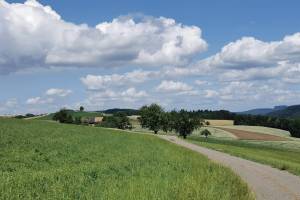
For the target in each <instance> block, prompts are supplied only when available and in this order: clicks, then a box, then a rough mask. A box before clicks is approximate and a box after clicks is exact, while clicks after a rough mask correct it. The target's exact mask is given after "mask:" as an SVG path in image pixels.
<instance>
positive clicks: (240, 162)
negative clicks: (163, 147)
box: [159, 135, 300, 200]
mask: <svg viewBox="0 0 300 200" xmlns="http://www.w3.org/2000/svg"><path fill="white" fill-rule="evenodd" d="M159 137H160V138H162V139H165V140H168V141H170V142H172V143H175V144H177V145H180V146H183V147H186V148H188V149H191V150H193V151H196V152H199V153H201V154H204V155H206V156H207V157H208V158H209V159H211V160H213V161H215V162H217V163H220V164H222V165H224V166H227V167H229V168H231V169H232V170H233V171H234V172H235V173H236V174H238V175H239V176H240V177H241V178H242V179H243V180H244V181H245V182H246V183H247V184H248V185H249V187H250V188H251V189H252V191H253V192H254V193H255V195H256V199H257V200H289V199H294V200H300V177H298V176H296V175H292V174H290V173H288V172H286V171H281V170H278V169H275V168H272V167H270V166H267V165H263V164H260V163H256V162H253V161H249V160H245V159H242V158H238V157H234V156H231V155H228V154H226V153H222V152H219V151H215V150H211V149H207V148H204V147H200V146H198V145H195V144H191V143H189V142H186V141H184V140H182V139H179V138H178V137H176V136H164V135H161V136H159Z"/></svg>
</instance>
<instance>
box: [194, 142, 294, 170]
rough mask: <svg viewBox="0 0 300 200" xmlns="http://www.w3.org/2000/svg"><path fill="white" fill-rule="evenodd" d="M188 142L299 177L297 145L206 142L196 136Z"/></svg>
mask: <svg viewBox="0 0 300 200" xmlns="http://www.w3.org/2000/svg"><path fill="white" fill-rule="evenodd" d="M189 140H190V141H192V142H193V143H195V144H198V145H201V146H204V147H208V148H212V149H215V150H218V151H222V152H226V153H229V154H232V155H235V156H239V157H242V158H246V159H249V160H254V161H257V162H260V163H264V164H268V165H271V166H273V167H276V168H279V169H285V170H288V171H289V172H291V173H294V174H296V175H300V149H299V148H298V147H299V144H297V147H293V148H292V147H291V146H288V147H285V146H283V145H281V142H264V143H262V142H260V143H254V142H247V141H238V140H220V139H215V138H208V139H207V140H206V139H205V138H201V137H197V136H191V137H190V138H189ZM292 142H293V141H292ZM293 144H294V143H293Z"/></svg>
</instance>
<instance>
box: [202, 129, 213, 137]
mask: <svg viewBox="0 0 300 200" xmlns="http://www.w3.org/2000/svg"><path fill="white" fill-rule="evenodd" d="M201 135H204V136H205V137H206V138H207V137H208V136H209V135H211V133H210V132H209V130H207V129H204V130H203V131H201Z"/></svg>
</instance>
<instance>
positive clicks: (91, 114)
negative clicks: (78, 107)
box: [35, 110, 103, 120]
mask: <svg viewBox="0 0 300 200" xmlns="http://www.w3.org/2000/svg"><path fill="white" fill-rule="evenodd" d="M68 113H69V114H71V115H72V117H73V118H75V117H82V118H84V117H102V116H103V114H102V113H100V112H86V111H73V110H70V111H68ZM53 116H54V113H51V114H48V115H46V116H42V117H37V118H35V119H37V120H52V118H53Z"/></svg>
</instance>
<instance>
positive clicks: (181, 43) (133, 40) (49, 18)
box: [0, 0, 207, 73]
mask: <svg viewBox="0 0 300 200" xmlns="http://www.w3.org/2000/svg"><path fill="white" fill-rule="evenodd" d="M0 44H1V46H0V73H10V72H14V71H18V70H22V69H25V68H32V67H55V66H59V67H65V66H73V67H89V66H93V67H110V66H115V67H118V66H123V65H139V66H144V65H146V66H163V65H175V64H182V63H185V62H187V61H189V59H190V57H191V56H192V55H194V54H196V53H199V52H202V51H204V50H205V49H206V48H207V44H206V42H205V40H203V39H202V35H201V29H200V28H199V27H196V26H186V25H182V24H180V23H177V22H175V20H173V19H170V18H165V17H159V18H154V17H146V16H144V17H133V16H123V17H118V18H115V19H113V20H112V21H111V22H101V23H99V24H98V25H96V26H95V27H90V26H88V25H86V24H79V25H78V24H74V23H71V22H67V21H65V20H63V19H62V18H61V16H60V15H59V14H58V13H57V12H56V11H54V10H53V9H52V8H51V7H49V6H44V5H42V4H40V3H39V2H38V1H36V0H27V1H25V3H7V2H6V1H4V0H1V1H0Z"/></svg>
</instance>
